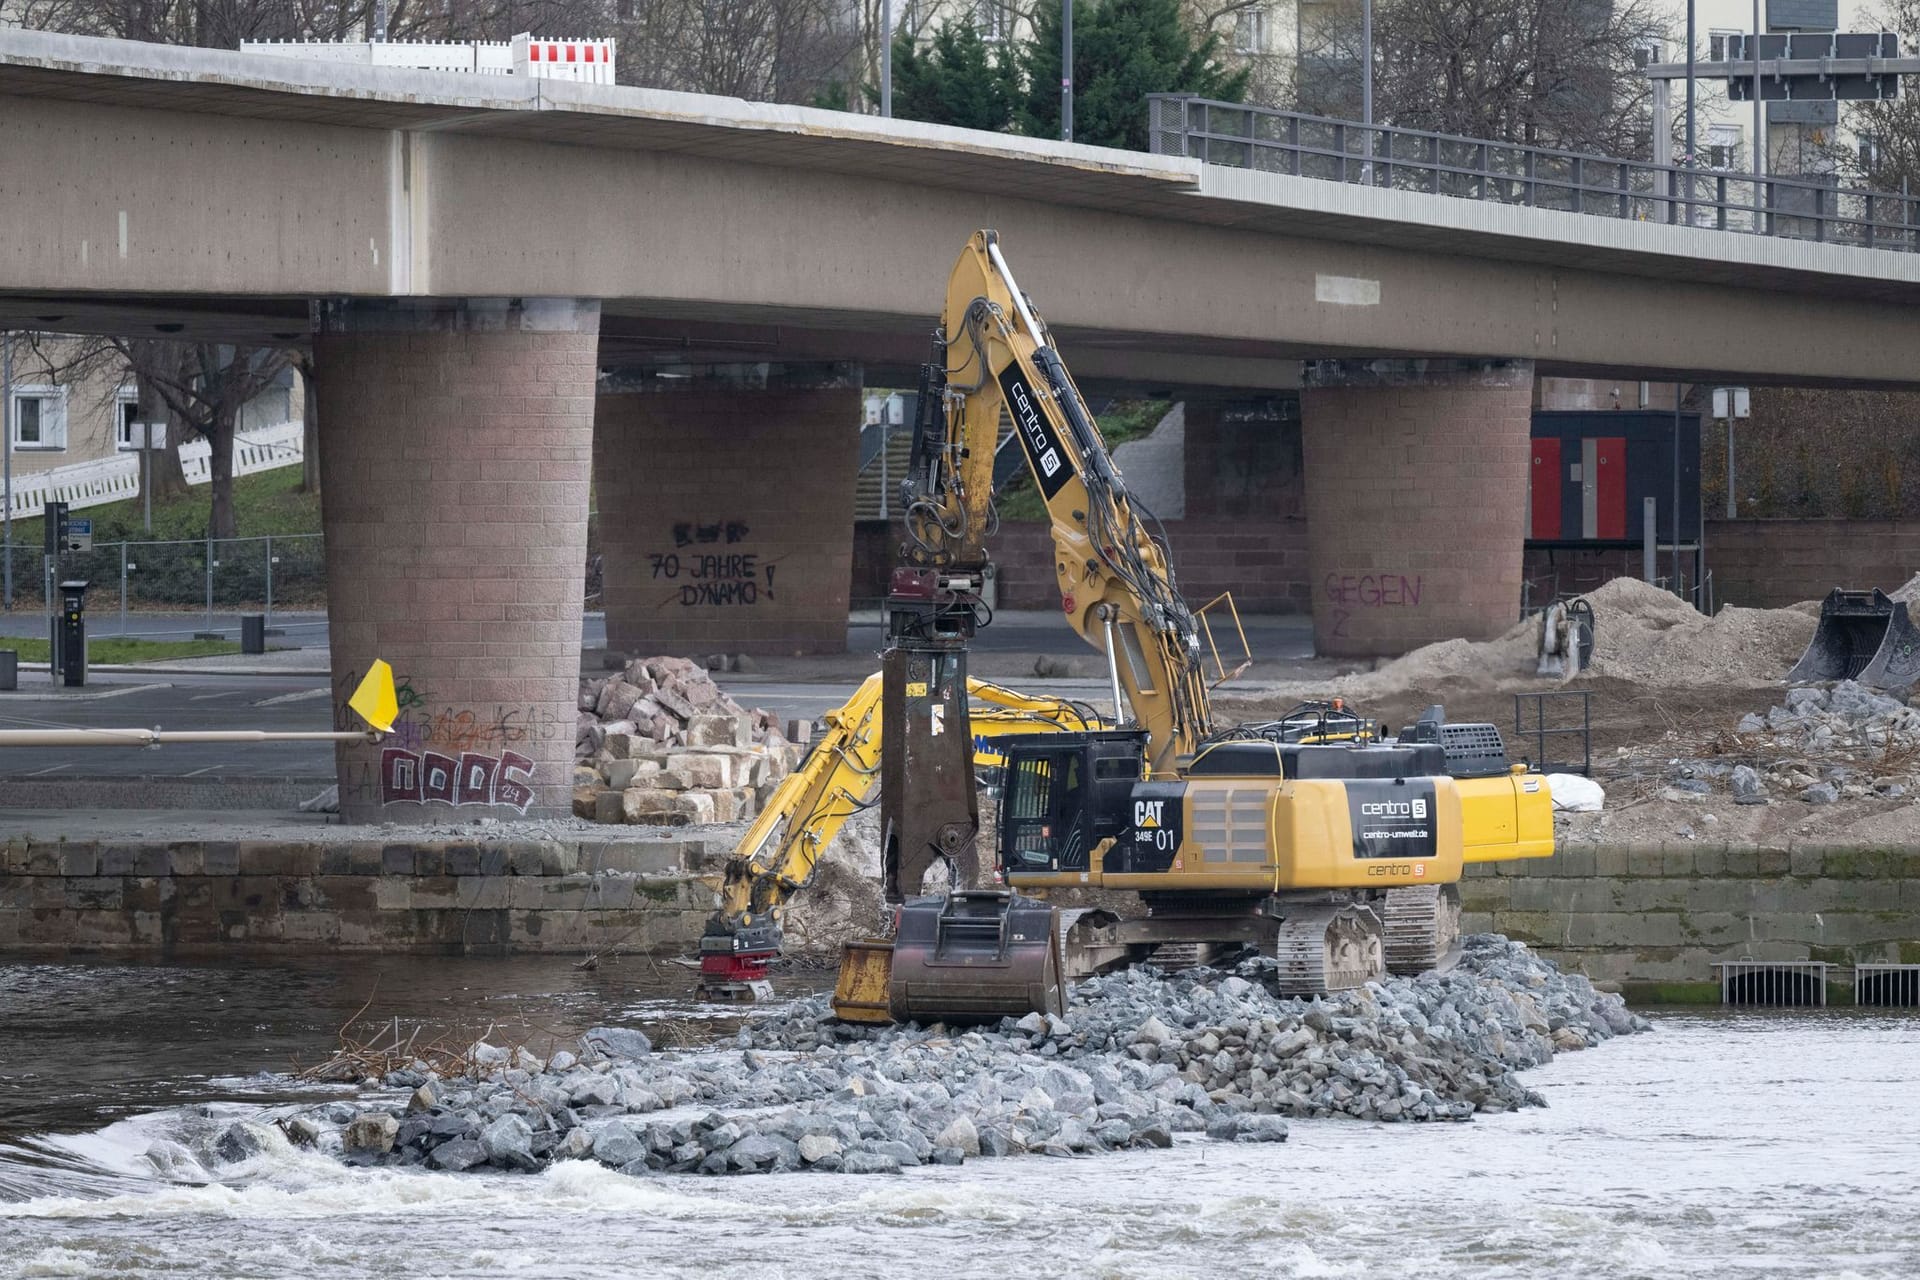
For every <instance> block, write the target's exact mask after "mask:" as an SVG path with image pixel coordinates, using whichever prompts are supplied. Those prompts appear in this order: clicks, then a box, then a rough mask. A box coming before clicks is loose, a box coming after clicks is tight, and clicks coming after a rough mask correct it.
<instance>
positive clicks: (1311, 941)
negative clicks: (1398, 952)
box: [1273, 903, 1386, 996]
mask: <svg viewBox="0 0 1920 1280" xmlns="http://www.w3.org/2000/svg"><path fill="white" fill-rule="evenodd" d="M1382 934H1383V930H1382V929H1381V925H1380V917H1379V916H1377V915H1375V914H1374V913H1373V910H1372V908H1370V907H1362V906H1357V905H1354V904H1352V903H1327V904H1325V905H1321V906H1301V907H1292V908H1289V909H1288V911H1287V915H1286V918H1285V919H1284V920H1282V921H1281V922H1280V925H1279V928H1278V929H1277V930H1276V933H1275V937H1274V942H1273V957H1274V959H1275V960H1277V961H1278V962H1279V968H1278V970H1277V972H1276V975H1275V976H1276V981H1277V984H1278V987H1279V990H1280V994H1282V995H1294V996H1317V995H1325V994H1326V993H1328V992H1330V991H1347V990H1351V989H1352V988H1354V987H1358V986H1362V985H1364V984H1365V983H1368V982H1372V981H1374V980H1376V979H1378V978H1381V977H1384V976H1385V974H1386V955H1385V946H1384V943H1383V938H1382Z"/></svg>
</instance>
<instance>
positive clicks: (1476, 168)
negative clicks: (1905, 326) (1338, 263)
mask: <svg viewBox="0 0 1920 1280" xmlns="http://www.w3.org/2000/svg"><path fill="white" fill-rule="evenodd" d="M1148 109H1149V111H1150V112H1151V117H1150V127H1149V131H1148V132H1149V137H1150V139H1151V146H1152V149H1153V151H1154V153H1155V154H1156V155H1174V156H1186V157H1189V158H1191V159H1195V160H1204V161H1206V162H1207V163H1209V164H1218V165H1226V166H1230V167H1233V168H1239V169H1256V170H1260V171H1262V172H1266V173H1283V174H1290V175H1293V176H1295V177H1303V178H1318V179H1323V180H1325V181H1328V182H1345V183H1353V184H1356V185H1360V186H1371V187H1378V188H1381V189H1383V190H1392V191H1417V192H1424V193H1426V194H1429V195H1442V196H1454V197H1458V198H1460V199H1466V200H1481V201H1486V202H1489V203H1494V204H1506V205H1520V206H1524V207H1527V208H1534V209H1554V210H1559V211H1562V212H1569V213H1582V214H1588V215H1592V216H1595V217H1603V218H1619V219H1623V220H1626V221H1633V222H1661V223H1672V224H1675V225H1680V226H1688V225H1691V226H1695V227H1703V228H1708V229H1712V230H1719V231H1732V232H1737V233H1741V234H1746V235H1764V236H1779V237H1783V238H1787V239H1795V240H1814V241H1820V242H1823V243H1828V244H1840V245H1851V246H1854V247H1858V248H1864V249H1891V250H1895V251H1897V252H1903V253H1913V252H1916V251H1920V196H1910V195H1897V194H1886V193H1883V192H1877V191H1865V190H1859V189H1856V188H1850V187H1841V186H1837V185H1827V184H1822V183H1819V182H1809V181H1806V180H1805V179H1801V178H1776V177H1768V176H1765V175H1762V176H1760V177H1757V178H1756V177H1754V176H1753V175H1751V174H1744V173H1728V172H1722V171H1719V170H1714V169H1696V168H1687V167H1684V166H1678V165H1662V164H1654V163H1652V162H1650V161H1645V160H1622V159H1619V158H1617V157H1612V156H1596V155H1583V154H1581V153H1579V152H1574V151H1556V150H1553V149H1552V148H1549V147H1531V146H1525V145H1522V144H1519V143H1512V142H1490V141H1487V140H1486V139H1483V138H1460V137H1455V136H1453V135H1451V134H1445V133H1428V132H1425V131H1424V130H1420V129H1397V128H1394V127H1392V126H1390V125H1366V124H1361V123H1359V122H1358V121H1353V120H1332V119H1327V118H1325V117H1322V116H1308V115H1301V114H1299V113H1298V112H1294V111H1277V110H1274V109H1273V108H1270V107H1256V106H1247V105H1244V104H1241V103H1232V102H1215V101H1212V100H1209V99H1206V98H1196V97H1189V96H1186V95H1184V94H1151V95H1149V96H1148Z"/></svg>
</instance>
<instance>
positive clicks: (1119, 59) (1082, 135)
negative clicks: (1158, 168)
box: [1020, 0, 1248, 151]
mask: <svg viewBox="0 0 1920 1280" xmlns="http://www.w3.org/2000/svg"><path fill="white" fill-rule="evenodd" d="M1217 43H1218V37H1217V36H1215V35H1213V34H1208V35H1207V36H1206V37H1204V38H1202V39H1197V40H1196V39H1195V36H1194V33H1193V31H1192V30H1191V29H1189V27H1188V26H1187V24H1186V23H1185V22H1184V21H1183V20H1182V18H1181V14H1180V0H1101V3H1098V4H1089V5H1082V4H1078V3H1076V4H1074V10H1073V140H1074V141H1075V142H1085V143H1090V144H1092V145H1093V146H1100V147H1125V148H1127V149H1128V150H1132V151H1145V150H1146V149H1147V95H1148V94H1150V93H1196V94H1199V95H1200V96H1202V97H1206V98H1218V99H1220V100H1221V101H1224V102H1238V101H1240V100H1241V98H1242V97H1243V96H1244V95H1245V94H1246V91H1247V74H1248V73H1247V72H1246V71H1245V70H1241V71H1235V72H1232V73H1229V72H1228V71H1227V70H1226V69H1225V68H1224V67H1222V66H1221V65H1220V63H1219V61H1218V60H1217V59H1216V58H1215V56H1214V55H1215V52H1216V46H1217ZM1020 63H1021V69H1022V70H1023V71H1024V72H1025V73H1026V81H1027V91H1026V103H1025V106H1024V107H1023V109H1022V110H1021V112H1020V128H1021V132H1023V133H1026V134H1029V135H1031V136H1033V137H1036V138H1057V137H1059V136H1060V7H1059V6H1058V5H1056V4H1051V3H1047V2H1046V0H1042V3H1041V5H1040V7H1039V9H1038V10H1037V12H1036V13H1035V14H1034V22H1033V38H1032V39H1031V40H1030V41H1029V42H1028V43H1027V45H1026V47H1025V48H1024V49H1023V50H1022V51H1021V56H1020Z"/></svg>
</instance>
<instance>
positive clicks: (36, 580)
mask: <svg viewBox="0 0 1920 1280" xmlns="http://www.w3.org/2000/svg"><path fill="white" fill-rule="evenodd" d="M12 571H13V599H12V601H11V608H12V611H13V612H14V613H15V614H16V615H18V614H19V613H21V612H23V611H27V612H32V611H42V612H46V611H48V609H49V604H48V597H49V595H51V596H52V599H53V602H54V604H56V605H57V603H58V600H59V583H60V582H61V581H64V580H68V579H74V578H82V579H86V580H88V581H90V582H91V583H92V584H93V585H92V588H91V590H90V591H89V593H88V596H87V611H88V613H89V615H90V616H91V617H92V618H93V619H94V620H95V623H94V630H95V633H96V634H120V635H159V634H165V633H178V632H180V631H181V630H183V629H191V628H190V619H191V615H193V614H196V613H197V614H199V615H200V616H201V620H202V623H203V625H204V629H206V630H213V629H214V628H215V624H216V618H218V620H219V621H220V622H222V623H224V622H228V621H230V620H231V616H232V615H237V614H265V615H266V617H267V621H268V625H270V626H271V625H273V624H274V623H273V615H274V611H275V610H276V609H277V610H280V611H282V612H283V613H284V612H286V611H289V610H292V611H307V610H315V609H324V608H325V607H326V592H327V563H326V550H325V544H324V543H323V541H322V539H321V536H320V535H319V534H317V533H308V534H291V535H285V536H281V537H260V538H199V539H194V540H191V541H184V542H101V543H95V544H94V547H93V550H91V551H80V552H70V553H68V554H66V555H63V556H61V557H60V559H59V562H58V563H57V564H55V563H53V562H52V561H51V560H49V558H48V557H47V556H45V555H44V554H43V553H42V551H41V549H40V548H39V547H38V546H25V545H20V544H16V545H15V546H14V548H13V553H12ZM115 617H117V619H118V624H119V625H118V630H117V631H115V630H114V629H113V628H112V627H111V626H103V625H101V624H102V623H104V622H106V620H107V619H109V618H115ZM183 624H188V625H185V626H183Z"/></svg>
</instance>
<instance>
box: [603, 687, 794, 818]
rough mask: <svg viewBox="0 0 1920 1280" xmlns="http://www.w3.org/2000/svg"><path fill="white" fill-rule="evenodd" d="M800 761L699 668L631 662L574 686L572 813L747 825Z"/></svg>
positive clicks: (770, 719) (761, 719)
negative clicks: (576, 688) (577, 710)
mask: <svg viewBox="0 0 1920 1280" xmlns="http://www.w3.org/2000/svg"><path fill="white" fill-rule="evenodd" d="M803 752H804V748H803V747H800V746H797V745H796V744H794V743H790V742H789V741H788V740H787V738H786V737H785V736H783V735H782V734H781V733H780V730H779V727H778V721H777V720H776V719H775V718H774V716H773V715H772V714H771V713H769V712H766V711H748V710H746V709H745V708H744V707H742V706H740V704H739V703H737V702H735V701H734V700H733V699H731V698H729V697H728V696H727V695H726V694H725V693H723V692H722V691H721V689H720V686H718V685H716V684H715V683H714V682H713V680H712V679H711V678H710V677H709V676H708V675H707V673H706V670H705V669H704V668H702V667H701V666H700V665H699V664H697V663H695V662H692V661H690V660H688V659H686V658H636V659H635V660H634V661H632V662H630V663H628V664H627V665H626V667H625V668H624V669H622V670H621V671H618V672H616V673H615V674H613V675H611V676H608V677H606V678H605V679H602V680H582V681H581V682H580V718H579V723H578V728H577V730H576V733H575V736H574V758H575V760H576V761H577V764H576V766H575V768H574V779H573V781H574V787H573V811H574V813H576V814H578V815H579V816H580V817H583V818H589V819H591V820H593V821H596V822H628V823H641V824H645V825H648V826H687V825H690V824H696V823H707V822H735V821H739V820H742V819H746V818H751V817H753V816H754V815H755V814H757V813H759V811H760V807H761V806H762V805H764V804H765V803H766V802H767V799H768V798H769V797H770V796H771V795H772V793H773V788H774V787H775V786H777V785H778V784H779V782H780V779H782V778H784V777H786V776H787V774H788V773H789V772H790V771H791V770H792V769H793V768H794V767H795V766H796V765H797V764H798V763H799V759H800V756H801V755H802V754H803Z"/></svg>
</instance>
